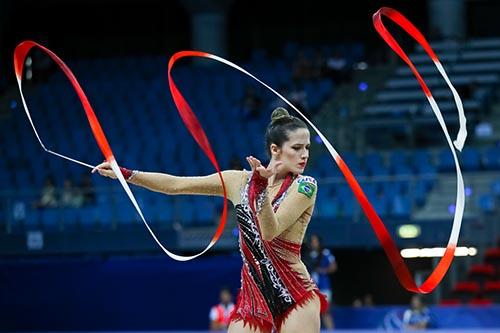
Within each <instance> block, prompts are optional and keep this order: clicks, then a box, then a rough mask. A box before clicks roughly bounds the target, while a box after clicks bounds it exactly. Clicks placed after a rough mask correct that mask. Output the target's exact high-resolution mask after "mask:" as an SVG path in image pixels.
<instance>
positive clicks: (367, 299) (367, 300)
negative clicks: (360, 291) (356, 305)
mask: <svg viewBox="0 0 500 333" xmlns="http://www.w3.org/2000/svg"><path fill="white" fill-rule="evenodd" d="M363 305H364V306H366V307H372V306H374V305H375V302H374V301H373V296H372V294H365V296H364V297H363Z"/></svg>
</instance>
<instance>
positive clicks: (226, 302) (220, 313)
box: [209, 287, 234, 331]
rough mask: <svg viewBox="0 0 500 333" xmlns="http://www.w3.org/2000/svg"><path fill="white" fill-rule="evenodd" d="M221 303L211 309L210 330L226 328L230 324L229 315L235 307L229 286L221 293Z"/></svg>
mask: <svg viewBox="0 0 500 333" xmlns="http://www.w3.org/2000/svg"><path fill="white" fill-rule="evenodd" d="M219 299H220V303H219V304H217V305H214V306H213V307H212V308H211V309H210V316H209V317H210V330H211V331H218V330H226V329H227V327H228V325H229V315H230V314H231V312H232V311H233V309H234V304H233V296H232V294H231V290H230V289H229V288H227V287H225V288H222V289H221V290H220V294H219Z"/></svg>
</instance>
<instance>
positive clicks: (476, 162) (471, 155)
mask: <svg viewBox="0 0 500 333" xmlns="http://www.w3.org/2000/svg"><path fill="white" fill-rule="evenodd" d="M459 156H461V158H462V166H463V169H464V170H465V171H478V170H479V169H480V168H481V154H480V153H479V150H478V149H477V148H475V147H465V148H464V150H463V151H462V154H461V155H459Z"/></svg>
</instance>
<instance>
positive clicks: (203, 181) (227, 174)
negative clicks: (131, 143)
mask: <svg viewBox="0 0 500 333" xmlns="http://www.w3.org/2000/svg"><path fill="white" fill-rule="evenodd" d="M95 171H98V172H99V174H100V175H102V176H105V177H109V178H112V179H116V178H117V177H116V175H115V173H114V171H113V170H112V169H111V165H110V164H109V162H103V163H101V164H99V165H98V166H96V167H95V168H94V170H92V172H95ZM242 172H243V171H240V170H224V171H222V172H221V174H222V177H223V179H224V184H225V186H226V192H227V197H228V199H230V200H231V201H233V199H234V198H236V196H235V195H237V194H238V193H239V192H238V189H239V183H240V180H241V177H242ZM127 182H129V183H131V184H134V185H138V186H141V187H144V188H147V189H149V190H151V191H155V192H160V193H165V194H169V195H178V194H198V195H215V196H221V197H222V196H224V189H223V188H222V182H221V179H220V177H219V174H218V173H213V174H211V175H208V176H189V177H184V176H174V175H170V174H167V173H159V172H143V171H141V172H134V175H133V176H132V177H130V178H129V179H128V180H127ZM238 195H239V194H238ZM233 202H234V201H233Z"/></svg>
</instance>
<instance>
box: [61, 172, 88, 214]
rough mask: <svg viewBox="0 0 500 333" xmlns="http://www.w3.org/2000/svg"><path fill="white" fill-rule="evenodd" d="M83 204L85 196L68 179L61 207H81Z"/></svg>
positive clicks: (62, 195) (62, 193)
mask: <svg viewBox="0 0 500 333" xmlns="http://www.w3.org/2000/svg"><path fill="white" fill-rule="evenodd" d="M82 204H83V195H82V194H81V191H80V190H79V189H78V188H76V187H74V186H73V182H72V181H71V179H69V178H66V179H65V180H64V185H63V189H62V191H61V201H60V205H61V206H62V207H80V206H81V205H82Z"/></svg>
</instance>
